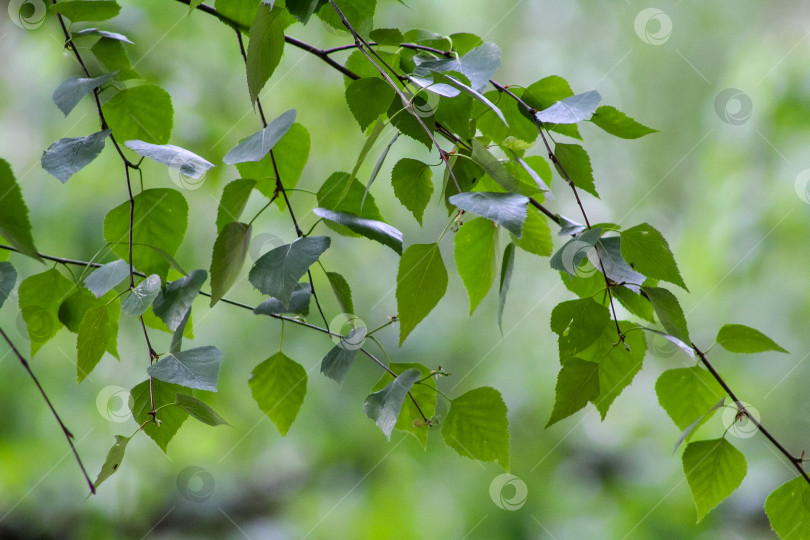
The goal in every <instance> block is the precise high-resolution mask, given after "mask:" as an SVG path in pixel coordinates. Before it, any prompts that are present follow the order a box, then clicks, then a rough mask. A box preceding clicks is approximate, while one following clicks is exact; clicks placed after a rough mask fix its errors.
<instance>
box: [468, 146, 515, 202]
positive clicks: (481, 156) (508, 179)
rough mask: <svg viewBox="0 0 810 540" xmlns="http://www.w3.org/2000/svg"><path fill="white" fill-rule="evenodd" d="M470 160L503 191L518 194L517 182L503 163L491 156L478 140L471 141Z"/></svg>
mask: <svg viewBox="0 0 810 540" xmlns="http://www.w3.org/2000/svg"><path fill="white" fill-rule="evenodd" d="M472 159H473V161H475V162H476V163H477V164H478V165H480V166H481V168H482V169H484V171H486V173H487V174H488V175H490V176H491V177H492V179H493V180H495V182H497V183H498V185H499V186H501V187H502V188H503V189H505V190H506V191H508V192H511V193H519V192H520V185H519V183H518V181H517V180H515V178H514V177H513V176H512V175H511V174H509V171H507V170H506V167H504V165H503V163H501V162H500V161H499V160H498V159H497V158H496V157H495V156H493V155H492V153H490V151H489V150H487V148H486V146H484V145H483V144H481V142H480V141H479V140H478V139H473V141H472Z"/></svg>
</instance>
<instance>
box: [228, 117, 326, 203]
mask: <svg viewBox="0 0 810 540" xmlns="http://www.w3.org/2000/svg"><path fill="white" fill-rule="evenodd" d="M309 148H310V138H309V132H308V131H307V129H306V128H305V127H304V126H302V125H301V124H298V123H294V124H293V125H292V126H290V129H289V130H288V131H287V133H286V134H284V136H283V137H281V140H279V141H278V142H277V143H276V145H275V146H274V147H273V155H272V156H271V155H270V154H267V155H266V156H265V157H264V158H262V159H261V160H260V161H245V162H243V163H237V164H236V168H237V169H238V170H239V174H241V175H242V178H253V179H256V181H257V183H256V189H257V190H259V192H260V193H262V194H263V195H264V196H266V197H267V198H268V199H269V198H272V197H273V195H274V194H275V191H276V187H277V186H276V169H278V175H279V177H280V178H281V179H282V180H283V182H284V188H285V189H286V190H287V191H288V192H289V191H290V190H291V189H292V188H294V187H295V186H296V185H297V183H298V179H299V178H301V173H302V172H303V170H304V166H305V165H306V163H307V159H308V158H309ZM273 158H275V162H276V165H275V167H273ZM276 205H277V206H278V207H279V208H280V209H281V210H284V209H285V208H286V203H285V202H284V197H277V198H276ZM234 219H236V218H234Z"/></svg>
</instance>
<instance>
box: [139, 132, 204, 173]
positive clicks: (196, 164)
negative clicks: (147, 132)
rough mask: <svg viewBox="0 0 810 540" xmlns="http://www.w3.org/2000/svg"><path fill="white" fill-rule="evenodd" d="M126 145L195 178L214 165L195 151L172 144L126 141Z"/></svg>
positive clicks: (140, 153)
mask: <svg viewBox="0 0 810 540" xmlns="http://www.w3.org/2000/svg"><path fill="white" fill-rule="evenodd" d="M124 146H126V147H127V148H129V149H130V150H132V151H133V152H135V153H136V154H139V155H141V156H144V157H148V158H149V159H154V160H155V161H157V162H158V163H162V164H163V165H166V166H167V167H169V168H170V169H175V170H177V171H180V172H181V173H182V174H183V175H185V176H189V177H191V178H194V179H198V178H200V177H201V176H202V175H204V174H205V173H206V172H207V171H208V169H210V168H211V167H213V166H214V164H213V163H211V162H210V161H207V160H205V159H203V158H201V157H200V156H198V155H197V154H195V153H194V152H189V151H188V150H186V149H185V148H180V147H179V146H174V145H172V144H163V145H157V144H149V143H147V142H143V141H126V142H125V143H124Z"/></svg>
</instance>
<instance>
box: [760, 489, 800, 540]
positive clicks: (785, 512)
mask: <svg viewBox="0 0 810 540" xmlns="http://www.w3.org/2000/svg"><path fill="white" fill-rule="evenodd" d="M765 513H766V514H768V520H770V522H771V528H772V529H773V530H774V531H775V532H776V534H778V535H779V537H780V538H792V537H795V538H807V537H808V535H810V486H808V484H807V481H806V480H805V479H804V478H802V477H801V476H797V477H796V478H794V479H793V480H789V481H788V482H785V483H784V484H782V485H781V486H779V487H778V488H776V489H775V490H773V492H772V493H771V494H770V495H768V498H767V499H766V500H765Z"/></svg>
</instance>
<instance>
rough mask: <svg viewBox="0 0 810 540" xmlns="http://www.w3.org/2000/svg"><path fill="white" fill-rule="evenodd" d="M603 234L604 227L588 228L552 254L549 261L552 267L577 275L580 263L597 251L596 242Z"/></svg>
mask: <svg viewBox="0 0 810 540" xmlns="http://www.w3.org/2000/svg"><path fill="white" fill-rule="evenodd" d="M601 236H602V229H600V228H599V227H596V228H593V229H588V230H586V231H584V232H583V233H581V234H579V235H577V236H575V237H574V238H572V239H571V240H569V241H568V242H566V243H565V245H564V246H563V247H561V248H560V249H559V250H557V252H556V253H555V254H554V255H552V257H551V260H550V261H549V264H550V265H551V268H553V269H554V270H558V271H560V272H565V273H567V274H568V275H569V276H571V277H576V276H577V272H578V271H579V267H580V264H581V263H582V261H584V260H585V259H587V258H588V256H589V255H590V254H591V253H592V252H593V251H595V249H596V247H595V246H596V243H597V242H598V241H599V238H601Z"/></svg>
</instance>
